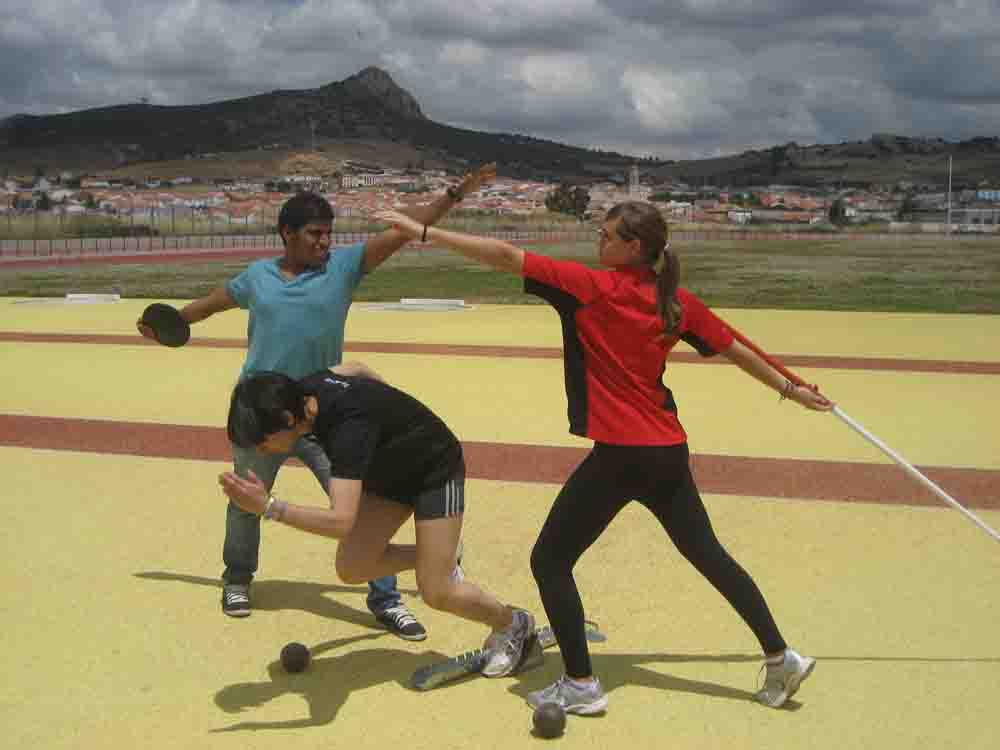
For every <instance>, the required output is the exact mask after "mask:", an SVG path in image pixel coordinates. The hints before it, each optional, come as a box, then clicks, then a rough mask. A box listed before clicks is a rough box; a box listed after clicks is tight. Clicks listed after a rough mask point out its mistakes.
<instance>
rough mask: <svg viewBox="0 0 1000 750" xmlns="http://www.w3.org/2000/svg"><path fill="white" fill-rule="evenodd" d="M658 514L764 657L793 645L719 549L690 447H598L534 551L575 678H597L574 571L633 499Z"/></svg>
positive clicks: (564, 493)
mask: <svg viewBox="0 0 1000 750" xmlns="http://www.w3.org/2000/svg"><path fill="white" fill-rule="evenodd" d="M633 499H635V500H638V501H639V502H640V503H642V504H643V505H645V506H646V507H647V508H649V510H650V511H652V513H653V515H655V516H656V518H657V519H658V520H659V522H660V524H662V526H663V528H664V529H665V530H666V532H667V534H669V535H670V539H671V541H673V543H674V545H675V546H676V547H677V549H678V550H679V551H680V553H681V554H682V555H684V557H686V558H687V560H688V562H690V563H691V564H692V565H694V567H695V568H697V570H698V572H699V573H701V574H702V575H703V576H705V578H706V579H708V581H709V582H710V583H711V584H712V585H713V586H714V587H715V588H716V589H717V590H718V591H719V593H721V594H722V595H723V596H724V597H725V598H726V600H727V601H728V602H729V603H730V604H731V605H732V606H733V608H734V609H735V610H736V611H737V612H738V613H739V615H740V617H742V618H743V620H744V622H746V624H747V625H749V626H750V629H751V630H752V631H753V633H754V635H755V636H756V637H757V640H758V641H759V642H760V645H761V648H762V649H763V650H764V652H765V653H774V652H776V651H781V650H782V649H784V648H785V647H786V644H785V641H784V639H782V637H781V633H780V632H778V626H777V625H775V623H774V618H773V617H771V612H770V610H769V609H768V608H767V602H765V601H764V597H763V595H762V594H761V593H760V589H758V588H757V584H755V583H754V582H753V579H752V578H751V577H750V576H749V575H748V574H747V572H746V571H745V570H743V568H742V567H740V565H739V564H738V563H737V562H736V561H735V560H733V558H731V557H730V556H729V554H728V553H727V552H726V550H725V549H723V548H722V545H721V544H719V540H718V539H716V537H715V532H714V531H712V523H711V521H710V520H709V518H708V513H707V512H706V511H705V505H704V504H703V503H702V501H701V496H700V495H699V494H698V488H697V487H696V486H695V483H694V478H693V477H692V476H691V469H690V466H689V464H688V447H687V445H686V444H681V445H672V446H624V445H607V444H603V443H597V444H595V445H594V449H593V450H592V451H591V452H590V454H589V455H588V456H587V458H586V459H584V461H583V463H581V464H580V465H579V466H578V467H577V468H576V471H574V472H573V474H572V476H570V478H569V480H568V481H567V482H566V484H565V485H564V486H563V488H562V490H561V491H560V492H559V496H558V497H556V501H555V503H554V504H553V505H552V509H551V510H550V511H549V516H548V518H547V519H545V524H544V525H543V526H542V530H541V532H540V533H539V535H538V540H537V541H536V542H535V547H534V549H532V551H531V571H532V573H533V574H534V576H535V581H536V582H537V583H538V590H539V592H540V594H541V597H542V604H543V605H544V607H545V614H546V615H547V616H548V618H549V623H550V624H551V625H552V629H553V631H554V632H555V635H556V639H557V640H558V642H559V650H560V651H561V652H562V657H563V662H564V664H565V665H566V674H568V675H569V676H570V677H586V676H588V675H590V674H591V673H592V670H591V665H590V651H589V650H588V648H587V640H586V636H585V634H584V623H583V621H584V614H583V603H582V602H581V601H580V592H579V591H578V590H577V588H576V581H574V580H573V566H574V565H576V561H577V560H579V559H580V556H581V555H582V554H583V553H584V552H585V551H586V550H587V548H589V547H590V545H592V544H593V543H594V542H595V541H597V538H598V537H599V536H600V535H601V534H602V533H603V532H604V530H605V529H606V528H607V527H608V524H610V523H611V521H612V519H614V517H615V516H616V515H618V512H619V511H620V510H621V509H622V508H624V507H625V505H626V504H628V502H629V501H631V500H633Z"/></svg>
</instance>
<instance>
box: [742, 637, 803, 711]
mask: <svg viewBox="0 0 1000 750" xmlns="http://www.w3.org/2000/svg"><path fill="white" fill-rule="evenodd" d="M815 666H816V660H815V659H812V658H810V657H808V656H802V655H801V654H799V653H798V652H796V651H792V649H790V648H789V649H785V658H784V659H782V660H781V662H780V663H778V664H765V665H764V666H762V667H761V671H764V669H765V668H766V669H767V676H766V677H765V678H764V687H762V688H761V689H760V690H758V691H757V692H756V693H755V694H754V699H755V700H756V701H757V702H758V703H763V704H764V705H765V706H770V707H771V708H781V707H782V706H783V705H784V704H785V701H787V700H788V699H789V698H791V697H792V696H793V695H795V693H796V691H798V689H799V686H800V685H801V684H802V683H803V682H804V681H805V679H806V678H807V677H808V676H809V675H811V674H812V671H813V668H814V667H815Z"/></svg>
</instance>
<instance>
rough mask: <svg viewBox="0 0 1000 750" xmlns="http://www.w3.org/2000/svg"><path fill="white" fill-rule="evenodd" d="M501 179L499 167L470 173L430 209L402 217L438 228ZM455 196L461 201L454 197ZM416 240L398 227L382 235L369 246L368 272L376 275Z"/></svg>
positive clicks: (487, 166) (411, 210)
mask: <svg viewBox="0 0 1000 750" xmlns="http://www.w3.org/2000/svg"><path fill="white" fill-rule="evenodd" d="M496 176H497V165H496V164H495V163H490V164H484V165H483V166H481V167H479V169H476V170H473V171H472V172H469V174H467V175H466V176H465V177H464V178H462V181H461V182H460V183H459V184H458V185H457V186H455V187H453V188H450V189H449V191H448V192H446V193H445V194H444V195H442V196H441V197H440V198H438V199H437V200H436V201H434V202H433V203H431V204H430V205H429V206H412V207H409V208H404V209H403V210H402V211H401V213H403V214H404V215H406V216H409V217H410V218H412V219H413V220H415V221H417V222H418V223H419V224H420V225H421V226H423V225H427V226H430V225H431V224H435V223H437V222H438V220H440V219H441V217H442V216H444V215H445V214H446V213H448V211H449V210H450V209H451V208H453V207H454V206H455V204H456V203H458V202H459V201H461V200H462V198H464V197H465V196H466V195H468V194H469V193H474V192H476V191H477V190H479V188H480V187H482V186H483V184H485V183H487V182H492V181H493V180H494V179H495V178H496ZM452 194H454V195H456V196H457V198H454V197H452ZM411 239H413V237H412V236H408V235H406V234H404V233H402V232H400V231H399V230H398V229H396V228H394V227H389V229H387V230H385V231H384V232H380V233H379V234H377V235H375V236H374V237H372V238H371V239H369V240H368V242H367V243H365V261H364V263H365V271H366V272H367V271H374V270H375V269H376V268H378V267H379V266H380V265H382V263H384V262H385V261H386V260H387V259H388V258H389V256H391V255H392V254H393V253H395V252H396V251H397V250H399V248H401V247H402V246H403V245H405V244H406V243H407V242H409V241H410V240H411Z"/></svg>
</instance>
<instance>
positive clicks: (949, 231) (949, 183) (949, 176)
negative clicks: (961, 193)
mask: <svg viewBox="0 0 1000 750" xmlns="http://www.w3.org/2000/svg"><path fill="white" fill-rule="evenodd" d="M948 235H949V236H950V235H951V154H948Z"/></svg>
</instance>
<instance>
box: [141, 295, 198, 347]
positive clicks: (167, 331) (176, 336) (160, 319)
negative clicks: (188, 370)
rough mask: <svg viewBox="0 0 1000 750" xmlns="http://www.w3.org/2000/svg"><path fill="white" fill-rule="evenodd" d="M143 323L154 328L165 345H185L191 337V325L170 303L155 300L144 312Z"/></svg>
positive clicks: (158, 339)
mask: <svg viewBox="0 0 1000 750" xmlns="http://www.w3.org/2000/svg"><path fill="white" fill-rule="evenodd" d="M142 323H143V325H147V326H149V327H150V328H152V329H153V333H154V334H155V335H156V340H157V341H158V342H159V343H161V344H163V345H164V346H174V347H176V346H184V344H186V343H187V342H188V339H189V338H191V325H190V324H189V323H188V322H187V321H186V320H184V318H182V317H181V314H180V312H178V311H177V310H176V309H175V308H173V307H171V306H170V305H165V304H163V303H162V302H154V303H153V304H151V305H150V306H149V307H147V308H146V309H145V310H143V312H142Z"/></svg>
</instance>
